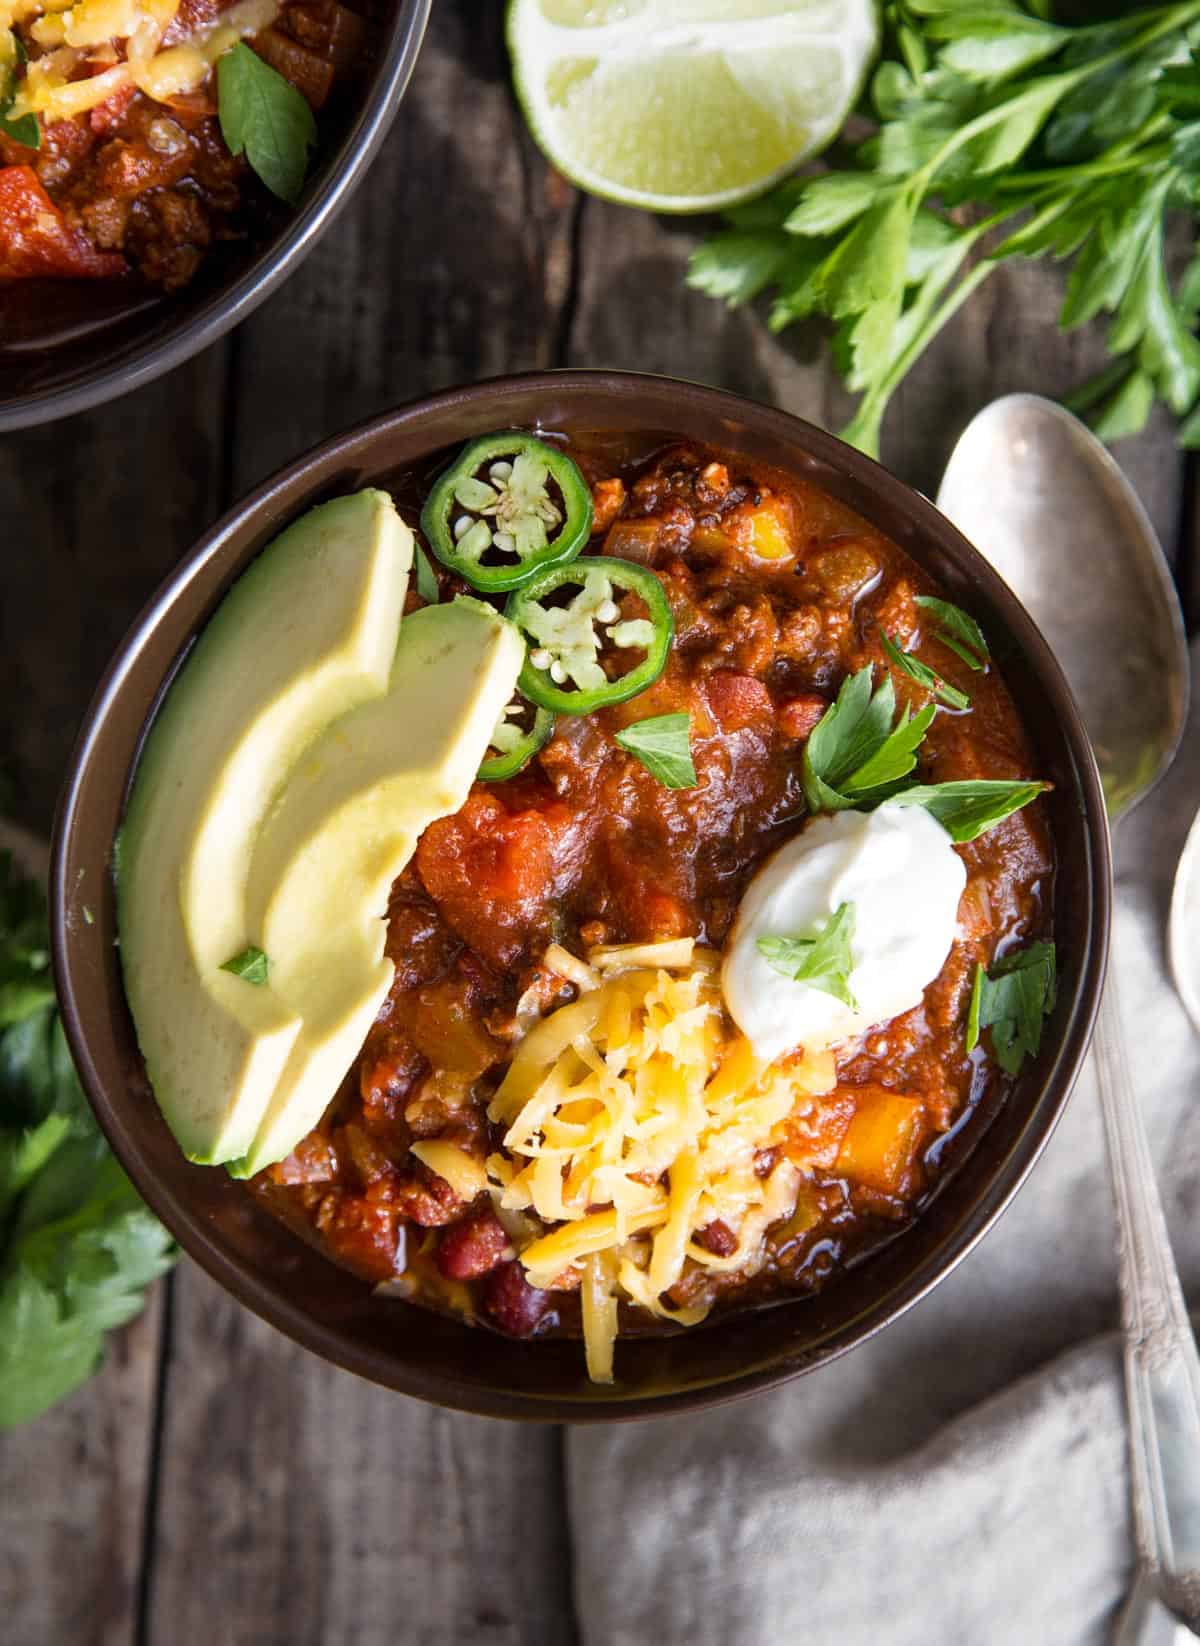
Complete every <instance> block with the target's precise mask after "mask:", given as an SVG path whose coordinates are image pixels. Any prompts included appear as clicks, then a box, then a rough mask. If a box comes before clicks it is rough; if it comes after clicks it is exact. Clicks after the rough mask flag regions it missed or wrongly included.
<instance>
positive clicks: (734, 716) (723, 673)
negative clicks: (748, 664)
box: [708, 669, 775, 733]
mask: <svg viewBox="0 0 1200 1646" xmlns="http://www.w3.org/2000/svg"><path fill="white" fill-rule="evenodd" d="M708 702H709V707H710V708H711V709H712V712H713V715H714V717H715V718H716V720H717V722H718V724H719V725H720V727H721V730H722V731H726V732H741V731H751V730H752V731H760V732H763V733H766V732H768V731H769V730H770V728H771V723H772V721H773V719H774V716H775V709H774V705H773V704H772V702H771V694H770V692H769V691H768V690H767V688H766V687H765V686H764V685H763V683H762V681H761V680H756V679H755V678H754V676H753V675H752V674H737V673H735V672H734V671H733V670H732V669H721V670H719V671H718V672H717V673H716V674H713V675H710V676H709V679H708Z"/></svg>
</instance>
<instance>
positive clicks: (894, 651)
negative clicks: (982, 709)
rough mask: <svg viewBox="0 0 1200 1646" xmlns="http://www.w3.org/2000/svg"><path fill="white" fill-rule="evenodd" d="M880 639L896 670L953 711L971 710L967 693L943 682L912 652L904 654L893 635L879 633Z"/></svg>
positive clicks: (889, 660) (937, 674)
mask: <svg viewBox="0 0 1200 1646" xmlns="http://www.w3.org/2000/svg"><path fill="white" fill-rule="evenodd" d="M879 638H880V640H881V641H882V643H883V654H884V656H885V657H886V658H887V660H888V662H889V663H893V664H894V665H895V666H896V668H898V669H903V671H904V673H905V674H906V675H908V676H909V678H910V679H912V680H915V681H916V682H917V684H918V686H923V687H924V688H925V690H926V691H927V692H932V693H933V695H934V696H935V697H936V698H938V699H939V700H940V701H941V702H943V703H945V704H946V706H947V707H948V708H951V709H969V708H970V707H971V699H970V698H969V697H968V696H967V694H966V692H960V691H959V689H958V687H957V686H952V685H951V684H950V682H949V681H948V680H943V679H942V677H941V675H940V674H939V673H938V672H937V670H936V669H931V668H930V667H929V664H928V663H922V662H921V659H920V658H919V657H914V656H913V655H912V653H911V652H902V651H901V650H900V648H899V646H897V644H896V642H895V641H894V640H893V639H892V637H891V635H888V634H885V633H884V632H883V630H882V629H880V631H879Z"/></svg>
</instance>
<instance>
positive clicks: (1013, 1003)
mask: <svg viewBox="0 0 1200 1646" xmlns="http://www.w3.org/2000/svg"><path fill="white" fill-rule="evenodd" d="M1055 994H1056V978H1055V963H1054V944H1053V943H1031V944H1030V945H1029V947H1028V948H1027V949H1021V950H1019V951H1018V952H1017V953H1016V954H1013V955H1009V956H1007V957H1006V958H1005V959H1004V960H1001V961H999V962H998V963H997V964H996V966H995V968H994V969H993V970H992V971H991V972H985V971H984V969H983V967H982V966H976V968H975V985H974V987H973V989H972V990H971V1004H970V1007H969V1008H968V1011H967V1050H968V1051H969V1052H971V1051H974V1049H975V1047H976V1046H977V1045H978V1044H979V1036H980V1033H981V1031H982V1030H984V1029H990V1030H991V1036H992V1051H993V1053H994V1054H995V1058H996V1062H997V1063H999V1065H1000V1067H1001V1068H1002V1069H1003V1070H1004V1071H1005V1073H1006V1074H1014V1075H1015V1074H1018V1073H1019V1072H1020V1069H1021V1065H1022V1063H1024V1061H1025V1059H1026V1057H1036V1056H1037V1050H1038V1047H1039V1046H1040V1045H1041V1041H1042V1023H1043V1022H1044V1020H1045V1019H1046V1018H1047V1017H1048V1016H1049V1015H1050V1013H1051V1012H1052V1011H1053V1010H1054V999H1055Z"/></svg>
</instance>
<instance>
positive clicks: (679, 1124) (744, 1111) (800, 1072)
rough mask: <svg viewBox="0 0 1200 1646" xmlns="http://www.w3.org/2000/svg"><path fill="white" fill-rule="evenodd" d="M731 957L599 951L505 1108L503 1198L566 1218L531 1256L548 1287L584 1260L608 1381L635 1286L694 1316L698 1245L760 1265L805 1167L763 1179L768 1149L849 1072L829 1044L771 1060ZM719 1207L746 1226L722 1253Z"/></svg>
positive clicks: (715, 1266)
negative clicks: (758, 1047) (732, 982)
mask: <svg viewBox="0 0 1200 1646" xmlns="http://www.w3.org/2000/svg"><path fill="white" fill-rule="evenodd" d="M717 966H718V956H717V955H716V954H715V953H714V952H713V951H712V950H708V949H702V948H698V947H696V946H695V945H694V943H693V941H692V940H691V939H689V938H685V939H676V940H673V941H671V942H669V943H662V944H638V945H632V944H631V945H625V946H623V947H622V948H619V949H607V950H603V949H602V950H594V951H593V952H592V953H591V954H590V955H589V956H588V967H589V969H590V971H591V972H592V974H593V975H594V976H595V977H596V978H597V985H596V986H594V987H591V988H589V989H588V990H587V992H586V993H583V994H582V995H581V996H580V998H579V999H578V1000H576V1001H574V1002H573V1003H572V1004H570V1005H567V1006H562V1007H560V1008H559V1009H558V1010H557V1011H554V1012H552V1013H551V1014H550V1015H549V1016H548V1017H546V1018H544V1019H542V1021H541V1022H539V1023H538V1024H537V1026H536V1027H534V1028H533V1029H531V1030H530V1032H529V1034H528V1035H527V1036H526V1037H525V1039H524V1040H523V1041H522V1042H521V1044H520V1046H519V1048H518V1050H517V1052H516V1054H515V1055H514V1057H513V1061H512V1063H511V1064H510V1066H509V1070H508V1073H507V1075H506V1076H505V1078H504V1080H503V1082H502V1083H501V1085H500V1087H499V1089H498V1090H497V1092H496V1095H495V1097H494V1098H493V1100H492V1103H491V1106H490V1107H489V1110H488V1115H489V1118H490V1119H491V1120H492V1121H493V1122H495V1123H497V1124H501V1125H503V1126H504V1127H505V1128H506V1130H505V1134H504V1139H503V1147H504V1153H503V1154H500V1153H497V1154H494V1155H492V1156H491V1157H490V1159H489V1160H488V1163H487V1168H488V1175H489V1177H490V1178H491V1181H492V1183H493V1185H494V1186H495V1192H496V1193H497V1194H498V1200H499V1205H500V1207H501V1208H503V1209H504V1210H506V1211H510V1212H530V1213H532V1214H533V1215H534V1216H536V1217H537V1218H538V1219H540V1220H541V1222H542V1224H543V1225H545V1224H550V1225H554V1226H553V1227H551V1229H550V1230H549V1232H548V1233H544V1234H541V1235H540V1236H538V1237H537V1238H535V1239H533V1240H531V1241H529V1242H527V1243H526V1244H524V1245H523V1246H522V1247H521V1250H520V1252H519V1256H520V1260H521V1263H522V1265H523V1266H524V1269H525V1272H526V1274H527V1276H528V1279H529V1281H530V1282H531V1284H532V1285H534V1286H541V1287H553V1286H554V1285H555V1283H556V1282H559V1283H561V1277H562V1276H563V1275H564V1274H565V1273H567V1272H568V1271H570V1270H575V1271H576V1272H577V1273H578V1274H579V1276H580V1280H581V1294H582V1295H581V1302H582V1309H583V1326H584V1340H585V1344H586V1348H587V1357H588V1372H589V1375H590V1376H591V1377H592V1378H593V1379H596V1380H598V1381H609V1380H611V1377H612V1352H613V1338H614V1337H615V1335H616V1321H617V1303H618V1300H619V1298H620V1297H622V1296H623V1297H625V1298H626V1299H628V1300H630V1301H632V1302H634V1303H637V1304H639V1305H640V1306H641V1307H642V1308H645V1309H648V1310H649V1311H650V1312H651V1313H653V1314H655V1315H658V1316H659V1317H660V1318H663V1319H667V1320H671V1321H674V1322H677V1323H678V1324H681V1325H692V1324H694V1323H695V1322H696V1321H698V1320H701V1319H703V1318H704V1315H705V1314H706V1313H707V1308H708V1305H707V1304H706V1303H703V1302H700V1303H695V1304H686V1303H685V1304H682V1305H676V1304H673V1303H672V1302H671V1301H670V1300H669V1298H668V1296H667V1294H669V1293H670V1291H671V1289H672V1288H673V1287H674V1286H675V1285H676V1284H677V1283H678V1282H679V1280H680V1278H681V1277H682V1275H683V1273H684V1265H685V1263H687V1261H688V1260H689V1259H690V1260H691V1261H692V1262H693V1263H694V1264H698V1265H702V1266H704V1267H707V1268H709V1269H710V1270H714V1271H718V1272H720V1271H733V1270H737V1271H739V1272H742V1273H752V1272H753V1271H754V1269H755V1268H756V1267H757V1266H759V1265H761V1262H762V1259H763V1237H764V1236H765V1234H766V1231H767V1229H768V1228H769V1227H770V1226H771V1225H772V1224H773V1223H775V1222H777V1221H779V1219H781V1218H784V1217H787V1216H789V1215H790V1214H791V1212H792V1210H793V1208H794V1206H795V1203H796V1197H797V1193H798V1190H799V1187H800V1173H799V1172H798V1170H797V1169H796V1168H795V1167H794V1166H793V1165H792V1164H791V1163H790V1162H789V1161H787V1160H786V1159H781V1160H780V1161H779V1163H778V1164H776V1165H775V1166H774V1167H773V1168H772V1169H771V1171H770V1172H769V1173H768V1174H767V1175H765V1176H760V1175H759V1172H758V1171H757V1170H756V1159H757V1157H758V1155H759V1152H760V1151H761V1150H763V1149H764V1148H767V1147H769V1146H770V1145H771V1144H772V1143H773V1142H776V1141H778V1140H779V1139H780V1138H781V1136H782V1133H783V1126H784V1123H785V1122H786V1121H787V1120H788V1118H789V1117H790V1116H791V1115H793V1113H795V1112H797V1111H800V1112H803V1110H804V1109H805V1108H806V1107H808V1106H811V1100H812V1099H813V1098H814V1097H816V1096H818V1095H821V1094H822V1093H824V1092H827V1091H829V1090H831V1089H832V1087H833V1085H834V1081H835V1069H834V1061H833V1056H832V1054H830V1053H823V1054H821V1055H820V1056H819V1057H816V1058H808V1057H790V1058H787V1059H781V1060H779V1061H778V1062H776V1063H773V1064H770V1065H764V1064H762V1063H760V1062H759V1061H758V1060H757V1059H756V1058H755V1056H754V1054H753V1052H752V1050H751V1048H750V1044H749V1042H748V1041H747V1040H746V1039H745V1037H744V1036H742V1035H741V1034H739V1033H738V1032H737V1031H736V1030H735V1029H734V1028H733V1027H732V1025H731V1024H730V1022H729V1019H728V1018H727V1017H726V1015H725V1013H724V1011H723V1008H722V1002H721V992H720V984H719V976H718V971H717ZM716 1221H719V1222H721V1223H723V1224H724V1225H725V1226H726V1227H727V1229H728V1230H729V1231H730V1233H731V1234H732V1235H733V1236H734V1237H735V1239H736V1246H735V1249H734V1250H733V1251H732V1252H731V1253H729V1254H727V1255H726V1256H723V1257H722V1256H718V1255H716V1254H714V1253H713V1252H710V1251H709V1250H708V1249H707V1248H706V1246H704V1245H702V1244H700V1243H698V1242H697V1240H696V1238H695V1237H696V1234H697V1233H698V1231H700V1230H702V1229H704V1228H705V1227H706V1226H707V1225H708V1224H710V1223H713V1222H716Z"/></svg>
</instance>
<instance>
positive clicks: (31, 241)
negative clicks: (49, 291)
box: [0, 166, 125, 280]
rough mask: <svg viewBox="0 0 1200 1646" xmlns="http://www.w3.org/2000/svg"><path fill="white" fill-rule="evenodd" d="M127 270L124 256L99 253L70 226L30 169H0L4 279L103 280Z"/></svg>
mask: <svg viewBox="0 0 1200 1646" xmlns="http://www.w3.org/2000/svg"><path fill="white" fill-rule="evenodd" d="M124 272H125V259H124V258H123V257H118V256H116V255H115V254H113V253H110V252H99V251H97V250H96V248H95V247H94V246H93V245H92V243H91V241H90V240H88V238H87V236H86V235H85V234H83V233H81V231H80V230H79V229H73V228H70V227H68V225H67V223H66V222H65V221H64V219H63V215H62V213H61V212H60V211H59V209H58V207H57V206H56V205H55V204H54V202H53V201H52V200H51V198H50V196H49V195H48V194H47V193H46V191H45V189H44V188H43V187H42V185H41V184H40V183H39V182H38V179H37V174H36V173H35V172H34V170H33V167H32V166H5V167H3V168H0V280H21V279H25V278H29V277H31V276H35V275H42V276H44V277H48V278H52V279H67V278H76V277H85V278H90V279H103V278H105V277H112V276H115V275H119V274H123V273H124Z"/></svg>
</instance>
